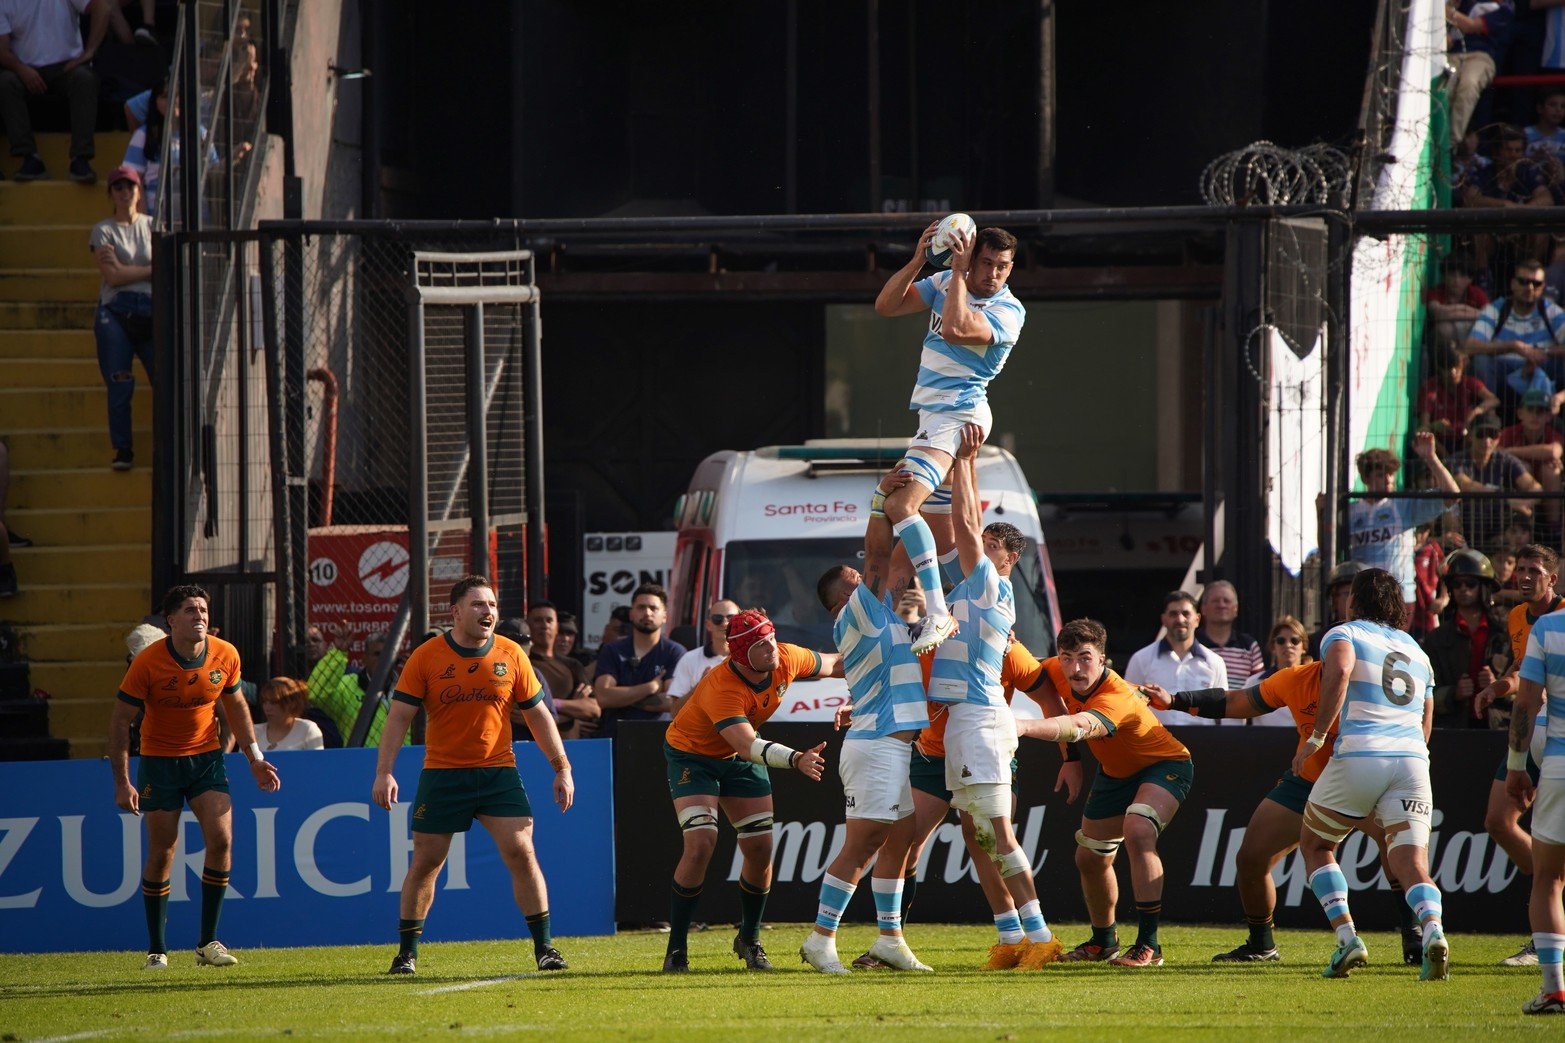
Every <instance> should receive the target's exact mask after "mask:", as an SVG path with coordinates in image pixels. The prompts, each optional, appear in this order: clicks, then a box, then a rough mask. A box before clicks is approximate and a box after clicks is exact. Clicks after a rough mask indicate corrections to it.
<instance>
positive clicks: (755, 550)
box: [723, 539, 1058, 659]
mask: <svg viewBox="0 0 1565 1043" xmlns="http://www.w3.org/2000/svg"><path fill="white" fill-rule="evenodd" d="M724 558H725V560H724V563H723V595H724V596H725V597H728V598H731V599H732V600H733V601H734V602H735V603H737V604H738V605H739V607H741V608H764V609H765V610H766V613H767V615H769V616H770V617H771V619H772V622H773V623H774V624H775V625H776V627H777V640H779V641H784V642H787V643H789V644H795V645H803V646H804V647H806V648H814V649H817V650H820V651H831V649H832V648H833V645H832V638H831V629H832V619H831V617H830V616H829V615H827V614H826V610H825V609H823V608H821V604H820V601H819V600H818V599H817V598H816V596H815V582H816V581H817V580H818V579H820V577H821V573H823V572H825V571H826V570H827V569H829V568H831V567H832V566H833V565H851V566H853V567H854V568H856V569H859V570H860V571H862V570H863V568H864V541H863V540H861V539H828V540H735V541H734V542H732V543H730V544H728V547H727V549H726V553H725V556H724ZM1011 583H1012V586H1013V587H1014V588H1015V592H1016V639H1017V640H1018V641H1020V642H1021V643H1022V644H1023V645H1024V646H1025V647H1026V648H1027V650H1028V651H1030V652H1032V653H1033V655H1035V656H1037V657H1038V658H1040V659H1043V658H1046V657H1047V656H1051V655H1053V654H1054V633H1055V631H1056V629H1058V628H1057V626H1056V624H1055V621H1054V620H1052V619H1050V618H1049V603H1048V600H1047V597H1046V595H1045V590H1044V580H1043V569H1042V568H1041V567H1040V565H1039V561H1038V546H1037V544H1036V543H1034V542H1032V541H1031V540H1029V541H1028V543H1027V550H1026V551H1024V552H1023V553H1022V557H1021V560H1020V561H1018V562H1017V563H1016V568H1015V569H1014V570H1012V572H1011Z"/></svg>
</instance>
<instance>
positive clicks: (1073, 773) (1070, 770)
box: [1054, 761, 1082, 804]
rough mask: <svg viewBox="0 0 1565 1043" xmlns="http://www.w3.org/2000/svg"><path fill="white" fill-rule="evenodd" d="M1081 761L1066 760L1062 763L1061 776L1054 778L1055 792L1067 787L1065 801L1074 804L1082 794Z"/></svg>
mask: <svg viewBox="0 0 1565 1043" xmlns="http://www.w3.org/2000/svg"><path fill="white" fill-rule="evenodd" d="M1081 776H1082V771H1081V761H1066V762H1065V763H1064V764H1061V765H1060V775H1059V778H1057V779H1055V780H1054V792H1056V793H1058V792H1059V791H1060V788H1061V787H1064V789H1065V803H1067V804H1074V803H1076V798H1077V797H1078V796H1080V795H1081Z"/></svg>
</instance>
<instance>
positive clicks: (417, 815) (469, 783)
mask: <svg viewBox="0 0 1565 1043" xmlns="http://www.w3.org/2000/svg"><path fill="white" fill-rule="evenodd" d="M532 814H533V806H532V804H531V803H530V802H529V801H528V799H527V791H526V790H525V789H523V788H522V777H521V775H519V774H517V771H516V769H515V768H514V767H510V766H505V767H498V768H425V769H424V770H423V771H422V772H420V773H419V776H418V795H417V796H415V797H414V798H413V816H412V820H413V832H415V833H466V832H467V831H468V829H469V828H471V827H472V825H473V817H474V816H475V815H489V816H490V817H492V818H532Z"/></svg>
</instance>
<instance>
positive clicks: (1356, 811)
mask: <svg viewBox="0 0 1565 1043" xmlns="http://www.w3.org/2000/svg"><path fill="white" fill-rule="evenodd" d="M1310 803H1311V804H1314V805H1316V806H1317V807H1319V808H1320V809H1321V810H1322V811H1335V812H1337V813H1338V814H1340V815H1343V816H1346V817H1349V818H1367V817H1369V816H1370V815H1371V814H1373V815H1374V816H1375V820H1376V821H1377V822H1379V823H1380V825H1381V826H1382V827H1387V826H1394V825H1398V824H1400V823H1403V822H1415V823H1420V824H1421V825H1422V826H1423V827H1424V830H1425V835H1426V836H1427V835H1428V833H1427V830H1428V828H1429V825H1430V817H1431V814H1432V813H1433V811H1434V791H1433V790H1432V789H1431V788H1430V785H1429V762H1428V761H1426V760H1422V759H1420V758H1418V757H1333V758H1332V759H1331V760H1329V761H1327V762H1326V770H1325V771H1323V772H1321V773H1320V778H1318V779H1316V780H1315V785H1314V787H1313V788H1311V790H1310Z"/></svg>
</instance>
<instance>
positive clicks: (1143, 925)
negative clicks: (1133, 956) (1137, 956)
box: [1136, 900, 1163, 949]
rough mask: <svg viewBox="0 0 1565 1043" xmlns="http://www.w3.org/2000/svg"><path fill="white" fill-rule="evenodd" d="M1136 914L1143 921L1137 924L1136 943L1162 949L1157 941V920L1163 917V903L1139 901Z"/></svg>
mask: <svg viewBox="0 0 1565 1043" xmlns="http://www.w3.org/2000/svg"><path fill="white" fill-rule="evenodd" d="M1136 915H1137V916H1138V917H1139V918H1140V920H1141V922H1140V923H1139V924H1137V925H1136V944H1137V945H1147V946H1151V947H1152V948H1153V949H1162V946H1161V945H1159V944H1158V942H1157V922H1158V921H1159V920H1161V919H1162V918H1163V903H1162V901H1161V900H1159V901H1156V902H1137V903H1136Z"/></svg>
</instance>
